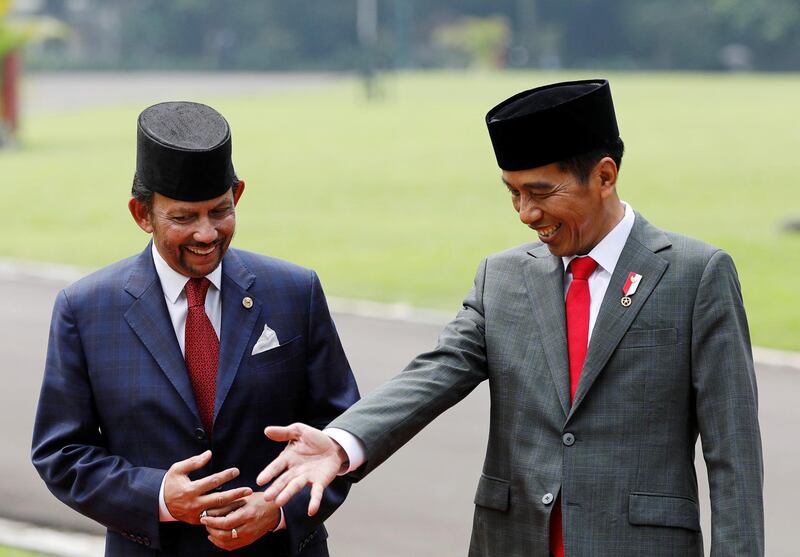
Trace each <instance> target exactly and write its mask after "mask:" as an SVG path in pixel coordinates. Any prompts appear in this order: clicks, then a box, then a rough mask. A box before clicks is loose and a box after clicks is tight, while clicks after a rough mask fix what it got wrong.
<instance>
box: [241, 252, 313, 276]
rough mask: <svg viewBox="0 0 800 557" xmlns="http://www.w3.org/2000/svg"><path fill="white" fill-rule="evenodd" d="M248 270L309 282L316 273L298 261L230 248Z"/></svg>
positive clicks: (259, 273)
mask: <svg viewBox="0 0 800 557" xmlns="http://www.w3.org/2000/svg"><path fill="white" fill-rule="evenodd" d="M229 251H230V252H231V253H232V254H233V255H235V256H236V257H237V258H238V259H239V262H240V263H241V264H242V265H244V266H245V267H246V268H247V270H248V271H250V272H251V273H253V274H254V275H256V276H257V277H260V276H265V275H266V276H269V277H271V279H273V280H275V279H279V278H284V279H289V280H291V281H293V282H298V281H299V282H308V281H310V280H311V279H312V277H313V276H315V275H316V273H315V272H314V270H313V269H309V268H308V267H303V266H302V265H298V264H297V263H292V262H291V261H286V260H285V259H279V258H277V257H272V256H269V255H262V254H259V253H254V252H251V251H245V250H240V249H233V248H231V249H230V250H229Z"/></svg>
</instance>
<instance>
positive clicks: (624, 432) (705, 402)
mask: <svg viewBox="0 0 800 557" xmlns="http://www.w3.org/2000/svg"><path fill="white" fill-rule="evenodd" d="M486 121H487V125H488V128H489V134H490V137H491V140H492V144H493V147H494V150H495V155H496V157H497V161H498V164H499V166H500V168H501V169H502V180H503V182H504V183H505V184H506V186H507V188H508V190H509V192H510V194H511V199H512V202H513V205H514V209H515V210H516V211H517V212H518V214H519V217H520V220H521V221H522V222H523V223H524V224H525V225H527V226H529V227H530V228H531V229H533V230H535V231H536V233H537V235H538V239H539V241H538V242H535V243H533V244H528V245H524V246H520V247H517V248H512V249H510V250H507V251H505V252H502V253H499V254H496V255H492V256H490V257H488V258H486V259H485V260H484V261H483V262H482V263H481V264H480V266H479V268H478V272H477V274H476V277H475V285H474V287H473V289H472V290H471V291H470V293H469V294H468V295H467V297H466V299H465V300H464V304H463V308H462V309H461V311H460V312H459V313H458V315H457V316H456V317H455V318H454V319H453V321H451V322H450V324H448V325H447V326H446V327H445V329H444V331H443V332H442V334H441V336H440V338H439V342H438V346H437V347H436V348H435V349H434V350H433V351H431V352H428V353H425V354H422V355H420V356H418V357H417V358H416V359H414V361H412V362H411V363H410V364H409V366H408V367H407V368H406V370H405V371H404V372H403V373H401V374H400V375H398V376H397V377H395V378H394V379H393V380H392V381H390V382H389V383H387V384H385V385H383V386H382V387H380V388H378V389H376V390H375V391H374V392H372V393H370V394H369V395H368V396H367V397H365V398H364V399H362V400H361V401H360V402H358V403H357V404H355V405H354V406H353V407H352V408H350V409H349V410H348V411H347V412H345V413H344V414H343V415H342V416H340V417H339V418H337V419H336V420H334V421H333V422H332V423H331V424H330V426H329V429H326V430H325V432H324V433H323V432H319V431H318V430H315V429H313V428H310V427H308V426H305V425H303V424H293V425H292V426H289V427H285V428H267V434H268V436H269V437H271V438H272V439H275V440H279V441H288V442H289V443H288V445H287V447H286V448H285V449H284V451H283V453H282V454H281V456H280V457H278V458H277V459H276V460H275V461H273V462H272V463H271V464H269V465H268V466H267V467H266V468H265V469H264V471H263V472H262V473H261V475H260V476H259V483H260V484H261V485H263V484H265V483H267V482H268V481H270V480H271V479H273V478H276V479H275V480H274V481H273V483H272V485H271V486H270V488H269V489H268V490H267V491H266V492H265V497H267V498H268V500H271V499H274V500H275V501H276V502H277V504H278V505H283V504H285V503H286V502H287V501H288V500H289V498H290V497H291V496H292V495H293V494H294V493H297V492H298V491H299V490H300V489H301V488H303V487H305V486H306V485H309V484H310V485H311V490H312V498H311V502H310V505H309V512H310V513H312V514H313V513H314V512H316V509H317V506H318V501H319V500H320V496H321V494H322V491H323V489H324V488H325V487H326V486H327V485H328V484H329V483H330V482H331V481H332V479H333V478H335V477H336V475H337V474H343V473H349V474H351V475H352V476H353V477H355V478H356V479H358V478H361V477H363V476H365V475H366V474H368V473H369V472H370V471H372V470H373V469H374V468H375V467H377V466H378V465H379V464H380V463H381V462H383V461H384V460H385V459H386V458H388V457H389V456H390V455H391V454H392V453H393V452H394V451H396V450H397V449H398V448H399V447H401V446H402V445H403V444H404V443H406V442H407V441H408V440H409V439H410V438H411V437H412V436H414V435H415V434H416V433H417V432H418V431H419V430H420V429H422V428H423V427H425V425H427V424H428V423H429V422H430V421H431V420H433V419H434V418H435V417H436V416H437V415H439V414H440V413H441V412H443V411H444V410H446V409H447V408H449V407H450V406H452V405H453V404H455V403H457V402H458V401H460V400H461V399H463V398H464V397H465V396H466V395H467V394H468V393H469V392H470V391H471V390H472V389H474V388H475V386H476V385H478V384H479V383H480V382H481V381H484V380H488V381H489V386H490V391H491V402H492V404H491V425H490V432H489V444H488V448H487V452H486V460H485V463H484V467H483V473H482V474H481V477H480V480H479V482H478V488H477V492H476V494H475V517H474V525H473V530H472V540H471V544H470V555H472V556H498V557H510V556H517V555H519V556H522V555H525V556H534V557H536V556H547V555H554V556H556V557H560V556H562V555H567V556H569V557H577V556H583V555H597V556H607V555H609V556H611V555H613V556H637V557H638V556H648V557H652V556H675V555H691V556H701V555H703V541H702V536H701V533H700V520H699V509H698V503H697V501H698V499H697V479H696V475H695V469H694V447H695V443H696V440H697V437H698V435H700V437H701V440H702V446H703V456H704V458H705V461H706V465H707V468H708V474H709V484H710V493H711V514H712V516H711V523H712V532H711V534H712V536H711V550H712V555H715V556H723V555H725V556H728V555H730V556H737V557H741V556H750V555H763V553H764V536H763V503H762V480H763V468H762V456H761V441H760V433H759V426H758V409H757V392H756V380H755V374H754V370H753V362H752V354H751V349H750V340H749V332H748V328H747V320H746V316H745V312H744V308H743V305H742V297H741V292H740V287H739V282H738V279H737V276H736V270H735V268H734V265H733V262H732V260H731V258H730V257H729V256H728V255H727V254H726V253H725V252H724V251H721V250H719V249H717V248H714V247H712V246H709V245H707V244H704V243H702V242H700V241H697V240H693V239H690V238H686V237H684V236H681V235H678V234H674V233H670V232H665V231H662V230H660V229H658V228H656V227H655V226H653V225H651V224H650V223H648V222H647V221H646V220H645V219H644V217H642V216H641V215H640V214H638V213H636V212H634V210H633V209H632V208H631V206H630V205H628V204H627V203H624V202H623V201H621V200H620V199H619V197H618V195H617V191H616V184H617V175H618V170H619V167H620V163H621V159H622V152H623V144H622V140H621V139H620V137H619V131H618V128H617V123H616V117H615V114H614V107H613V103H612V100H611V93H610V89H609V85H608V82H607V81H604V80H593V81H580V82H568V83H557V84H553V85H548V86H545V87H540V88H537V89H533V90H530V91H524V92H522V93H520V94H518V95H515V96H513V97H511V98H510V99H508V100H506V101H504V102H503V103H501V104H499V105H498V106H496V107H495V108H493V109H492V110H491V111H490V112H489V113H488V115H487V118H486Z"/></svg>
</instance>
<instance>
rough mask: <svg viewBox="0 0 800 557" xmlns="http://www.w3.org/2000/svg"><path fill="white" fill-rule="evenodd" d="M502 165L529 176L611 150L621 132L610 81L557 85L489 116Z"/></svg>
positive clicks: (518, 99) (512, 101)
mask: <svg viewBox="0 0 800 557" xmlns="http://www.w3.org/2000/svg"><path fill="white" fill-rule="evenodd" d="M486 125H487V126H488V127H489V136H490V137H491V139H492V146H493V147H494V154H495V156H496V157H497V164H498V165H499V166H500V168H502V169H503V170H526V169H528V168H536V167H538V166H544V165H547V164H550V163H553V162H558V161H561V160H564V159H566V158H568V157H571V156H573V155H579V154H581V153H585V152H587V151H590V150H592V149H596V148H599V147H604V146H610V145H612V144H613V143H614V142H615V141H616V140H617V139H618V138H619V128H617V119H616V116H615V115H614V103H613V102H612V100H611V88H610V87H609V85H608V81H607V80H605V79H593V80H587V81H567V82H564V83H553V84H552V85H545V86H544V87H537V88H536V89H530V90H528V91H523V92H522V93H518V94H516V95H514V96H513V97H511V98H509V99H506V100H505V101H503V102H501V103H500V104H498V105H497V106H495V107H494V108H493V109H491V110H490V111H489V113H488V114H486Z"/></svg>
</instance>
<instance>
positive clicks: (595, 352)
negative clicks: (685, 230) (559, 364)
mask: <svg viewBox="0 0 800 557" xmlns="http://www.w3.org/2000/svg"><path fill="white" fill-rule="evenodd" d="M670 245H671V244H670V241H669V239H668V238H667V236H666V235H665V234H664V233H663V232H662V231H660V230H659V229H657V228H656V227H654V226H652V225H651V224H650V223H648V222H647V221H646V220H645V219H644V218H643V217H641V216H640V215H639V214H638V213H637V214H636V220H635V222H634V225H633V229H632V230H631V233H630V235H629V236H628V240H627V242H625V247H624V248H623V250H622V253H621V254H620V257H619V261H618V262H617V266H616V267H615V268H614V274H613V275H612V276H611V282H609V284H608V289H607V290H606V294H605V296H604V298H603V302H602V304H601V305H600V311H599V313H598V315H597V321H596V322H595V324H594V329H592V339H591V341H590V342H589V347H588V349H587V352H586V361H585V363H584V366H583V370H582V371H581V378H580V381H579V382H578V389H577V392H576V393H575V400H574V401H573V404H572V410H571V411H570V414H569V415H570V416H572V414H574V413H575V410H576V409H577V407H578V406H580V404H581V402H582V401H583V399H584V398H585V397H586V394H587V393H588V391H589V389H590V388H591V386H592V384H593V383H594V381H595V380H596V379H597V376H598V375H599V374H600V372H601V371H602V370H603V368H604V367H605V365H606V363H608V360H609V358H611V354H612V353H613V352H614V350H615V349H616V347H617V345H618V344H619V342H620V340H622V337H623V336H624V335H625V332H626V331H627V330H628V328H630V326H631V323H633V320H634V319H635V318H636V316H637V315H638V313H639V311H640V310H641V309H642V306H643V305H644V303H645V302H646V301H647V298H648V297H649V296H650V294H652V292H653V290H654V289H655V287H656V285H657V284H658V282H659V281H660V280H661V277H662V276H663V275H664V271H666V269H667V266H668V264H667V261H666V260H665V259H664V258H662V257H659V256H658V255H657V254H656V252H658V251H660V250H662V249H664V248H667V247H669V246H670ZM631 272H635V273H639V274H640V275H642V280H641V282H640V283H639V288H638V289H637V290H636V294H634V295H633V296H631V305H630V306H628V307H624V306H623V305H622V304H621V303H620V299H621V298H622V287H623V286H624V284H625V281H626V279H627V278H628V274H629V273H631Z"/></svg>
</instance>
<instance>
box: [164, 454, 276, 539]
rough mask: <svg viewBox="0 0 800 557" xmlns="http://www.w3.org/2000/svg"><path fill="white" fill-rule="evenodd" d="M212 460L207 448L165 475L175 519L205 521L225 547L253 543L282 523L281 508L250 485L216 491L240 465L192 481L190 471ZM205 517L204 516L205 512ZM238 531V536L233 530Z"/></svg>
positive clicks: (166, 495) (212, 536)
mask: <svg viewBox="0 0 800 557" xmlns="http://www.w3.org/2000/svg"><path fill="white" fill-rule="evenodd" d="M210 460H211V451H206V452H204V453H202V454H200V455H196V456H193V457H190V458H187V459H186V460H182V461H179V462H176V463H175V464H173V465H172V466H171V467H170V468H169V470H168V471H167V474H166V476H165V477H164V503H165V504H166V506H167V510H168V511H169V513H170V514H171V515H172V516H173V518H175V519H177V520H180V521H183V522H188V523H189V524H202V525H203V526H205V527H206V530H207V531H208V534H209V536H208V539H209V540H210V541H211V542H212V543H213V544H214V545H216V546H217V547H219V548H221V549H227V550H233V549H238V548H240V547H243V546H245V545H248V544H251V543H253V542H254V541H255V540H257V539H258V538H260V537H261V536H263V535H264V534H266V533H267V532H270V531H272V530H274V529H275V528H276V527H277V526H278V524H279V523H280V517H281V514H280V508H279V507H278V506H277V505H275V504H274V503H270V502H268V501H266V500H265V499H264V497H263V496H262V494H261V493H257V494H254V493H253V490H252V489H251V488H249V487H237V488H234V489H230V490H227V491H219V492H216V491H213V490H215V489H217V488H218V487H220V486H222V485H223V484H225V483H227V482H229V481H231V480H233V479H234V478H236V477H237V476H238V475H239V470H238V469H237V468H228V469H227V470H223V471H222V472H217V473H215V474H211V475H210V476H205V477H203V478H200V479H198V480H191V479H190V478H189V473H191V472H194V471H196V470H199V469H201V468H202V467H203V466H205V465H206V464H208V462H209V461H210ZM203 513H205V516H204V517H202V518H201V515H203ZM234 529H235V531H236V536H235V537H234V535H233V532H234Z"/></svg>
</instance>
